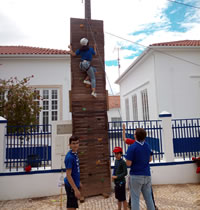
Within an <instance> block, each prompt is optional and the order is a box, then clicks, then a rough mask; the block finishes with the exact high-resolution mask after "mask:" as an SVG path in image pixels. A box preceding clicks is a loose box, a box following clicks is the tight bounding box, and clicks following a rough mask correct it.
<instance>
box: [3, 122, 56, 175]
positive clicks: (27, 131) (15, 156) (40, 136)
mask: <svg viewBox="0 0 200 210" xmlns="http://www.w3.org/2000/svg"><path fill="white" fill-rule="evenodd" d="M6 131H7V132H6V135H5V141H6V142H5V145H6V148H5V149H6V150H5V151H6V154H5V165H6V169H8V170H9V171H19V170H20V169H24V167H26V166H27V165H31V166H32V167H33V168H35V169H39V168H45V167H47V166H51V144H52V139H51V133H52V128H51V125H29V126H6Z"/></svg>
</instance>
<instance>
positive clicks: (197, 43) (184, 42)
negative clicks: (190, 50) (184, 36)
mask: <svg viewBox="0 0 200 210" xmlns="http://www.w3.org/2000/svg"><path fill="white" fill-rule="evenodd" d="M150 46H200V40H180V41H172V42H161V43H155V44H151V45H150Z"/></svg>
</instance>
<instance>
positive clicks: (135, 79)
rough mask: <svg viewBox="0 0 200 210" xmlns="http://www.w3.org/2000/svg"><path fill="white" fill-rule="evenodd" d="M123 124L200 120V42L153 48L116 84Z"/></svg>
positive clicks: (144, 53)
mask: <svg viewBox="0 0 200 210" xmlns="http://www.w3.org/2000/svg"><path fill="white" fill-rule="evenodd" d="M116 83H117V84H119V85H120V98H121V110H122V119H123V120H134V121H135V120H153V119H157V118H158V115H159V113H161V112H162V111H167V112H170V113H172V116H173V118H199V117H200V41H199V40H184V41H175V42H166V43H157V44H153V45H150V46H149V47H148V48H147V49H146V50H145V51H144V52H143V53H142V54H141V55H140V56H139V57H138V58H137V59H136V60H135V61H134V62H133V63H132V64H131V65H130V67H129V68H128V69H127V70H126V71H125V72H124V73H123V74H122V75H121V76H120V77H119V79H118V80H117V81H116Z"/></svg>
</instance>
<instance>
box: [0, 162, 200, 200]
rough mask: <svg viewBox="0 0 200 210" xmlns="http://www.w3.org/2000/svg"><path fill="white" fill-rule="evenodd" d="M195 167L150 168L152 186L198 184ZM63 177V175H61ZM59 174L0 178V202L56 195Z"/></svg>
mask: <svg viewBox="0 0 200 210" xmlns="http://www.w3.org/2000/svg"><path fill="white" fill-rule="evenodd" d="M195 171H196V165H195V164H194V163H190V164H180V165H163V166H154V167H151V175H152V183H153V184H186V183H199V181H200V176H199V174H196V173H195ZM63 176H65V174H64V173H63ZM60 177H61V173H44V174H28V175H14V176H0V189H1V190H0V200H14V199H23V198H34V197H43V196H51V195H58V194H59V193H60V188H59V187H58V183H59V180H60Z"/></svg>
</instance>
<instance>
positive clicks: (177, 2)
mask: <svg viewBox="0 0 200 210" xmlns="http://www.w3.org/2000/svg"><path fill="white" fill-rule="evenodd" d="M167 1H170V2H173V3H176V4H182V5H184V6H187V7H192V8H195V9H200V7H196V6H193V5H190V4H185V3H182V2H179V1H173V0H167Z"/></svg>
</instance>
